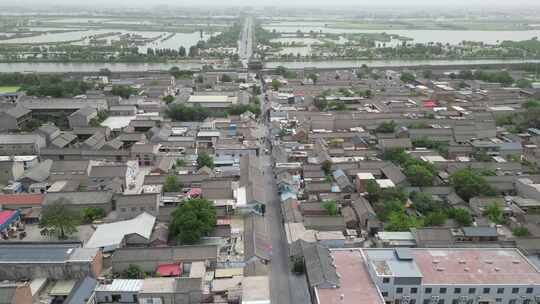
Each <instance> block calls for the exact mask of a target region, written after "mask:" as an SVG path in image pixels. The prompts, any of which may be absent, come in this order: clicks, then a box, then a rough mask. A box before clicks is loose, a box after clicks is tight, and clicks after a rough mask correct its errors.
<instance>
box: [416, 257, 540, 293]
mask: <svg viewBox="0 0 540 304" xmlns="http://www.w3.org/2000/svg"><path fill="white" fill-rule="evenodd" d="M411 253H412V256H413V258H414V260H415V262H416V264H417V265H418V268H419V269H420V271H421V272H422V275H423V278H422V283H423V284H438V285H446V284H480V285H495V284H505V285H514V284H534V285H538V284H540V272H538V271H537V270H536V268H535V267H534V266H533V265H532V264H531V263H530V262H529V261H528V260H527V258H525V256H523V255H522V254H521V253H520V252H519V250H517V249H515V248H479V249H476V248H475V249H468V248H445V249H420V248H414V249H411ZM434 261H436V263H437V264H436V265H437V267H434V265H435V264H434Z"/></svg>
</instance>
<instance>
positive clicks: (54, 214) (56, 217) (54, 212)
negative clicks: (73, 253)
mask: <svg viewBox="0 0 540 304" xmlns="http://www.w3.org/2000/svg"><path fill="white" fill-rule="evenodd" d="M67 203H68V201H67V200H66V199H58V200H57V201H55V202H54V203H53V204H51V205H49V206H47V208H45V210H44V211H43V212H42V214H41V220H40V222H39V226H40V228H43V229H44V230H43V231H44V233H45V234H47V235H55V236H57V237H58V238H59V239H66V238H67V237H68V236H69V235H71V234H73V233H75V232H77V225H79V223H80V217H79V214H77V213H75V212H73V211H71V210H70V209H69V208H68V207H67Z"/></svg>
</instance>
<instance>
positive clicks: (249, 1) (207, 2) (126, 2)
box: [0, 0, 540, 9]
mask: <svg viewBox="0 0 540 304" xmlns="http://www.w3.org/2000/svg"><path fill="white" fill-rule="evenodd" d="M0 5H1V6H26V5H29V6H40V7H43V6H50V5H69V6H78V5H80V6H85V7H89V6H92V7H94V8H96V9H99V6H102V7H120V6H123V7H132V8H133V7H152V6H156V5H168V6H214V7H226V6H317V7H338V6H348V7H350V6H355V7H389V6H390V7H391V6H398V7H422V6H429V7H449V8H456V7H472V6H474V7H486V8H493V7H494V6H497V7H517V8H523V9H526V8H527V7H539V6H540V1H538V0H515V1H508V0H452V1H436V0H435V1H434V0H408V1H406V2H405V1H403V0H377V1H372V0H369V1H366V0H333V1H331V2H329V1H326V0H293V1H291V0H271V1H268V0H227V1H223V0H180V1H170V0H115V1H110V0H93V1H91V2H88V1H83V0H17V1H13V0H0Z"/></svg>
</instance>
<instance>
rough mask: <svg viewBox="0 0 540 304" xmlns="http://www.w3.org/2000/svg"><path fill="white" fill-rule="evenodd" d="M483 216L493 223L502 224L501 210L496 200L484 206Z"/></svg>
mask: <svg viewBox="0 0 540 304" xmlns="http://www.w3.org/2000/svg"><path fill="white" fill-rule="evenodd" d="M483 214H484V216H487V218H488V219H489V220H490V221H492V222H493V223H495V224H503V223H504V216H503V211H502V209H501V207H500V206H499V204H497V202H492V203H490V204H489V205H487V206H486V209H485V210H484V212H483Z"/></svg>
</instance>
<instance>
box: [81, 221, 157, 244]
mask: <svg viewBox="0 0 540 304" xmlns="http://www.w3.org/2000/svg"><path fill="white" fill-rule="evenodd" d="M155 222H156V218H155V217H154V216H152V215H150V214H148V213H146V212H143V213H141V214H140V215H139V216H137V217H135V218H133V219H131V220H127V221H119V222H114V223H109V224H103V225H99V226H98V228H97V229H96V231H95V232H94V234H92V237H91V238H90V240H88V242H87V243H86V244H85V247H87V248H104V250H114V249H116V248H118V247H119V246H120V244H121V243H122V240H123V239H124V237H126V236H128V235H130V234H137V235H139V236H141V237H143V238H145V239H147V240H150V236H151V235H152V230H153V229H154V224H155Z"/></svg>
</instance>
